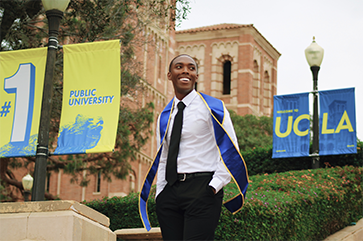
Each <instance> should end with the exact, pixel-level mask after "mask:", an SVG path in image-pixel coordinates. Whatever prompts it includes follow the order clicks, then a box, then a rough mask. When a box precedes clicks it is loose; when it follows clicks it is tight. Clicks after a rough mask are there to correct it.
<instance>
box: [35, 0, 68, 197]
mask: <svg viewBox="0 0 363 241" xmlns="http://www.w3.org/2000/svg"><path fill="white" fill-rule="evenodd" d="M69 1H70V0H42V3H43V6H44V9H45V11H46V12H45V14H46V15H47V18H48V27H49V39H48V52H47V62H46V66H45V75H44V87H43V99H42V109H41V113H40V123H39V131H38V146H37V152H36V159H35V168H34V188H33V192H32V201H43V200H44V192H45V177H46V172H47V159H48V142H49V125H50V109H51V101H52V93H53V75H54V66H55V59H56V53H57V49H58V29H59V24H60V21H61V19H62V18H63V12H64V11H65V10H66V8H67V6H68V3H69Z"/></svg>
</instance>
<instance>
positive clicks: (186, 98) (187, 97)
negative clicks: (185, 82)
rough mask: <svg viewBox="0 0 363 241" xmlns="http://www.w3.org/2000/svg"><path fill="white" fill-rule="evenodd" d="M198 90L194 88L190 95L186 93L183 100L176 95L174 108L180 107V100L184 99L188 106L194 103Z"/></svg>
mask: <svg viewBox="0 0 363 241" xmlns="http://www.w3.org/2000/svg"><path fill="white" fill-rule="evenodd" d="M197 95H198V94H197V92H196V91H195V90H194V89H193V90H192V91H191V92H190V93H189V94H188V95H186V96H185V97H184V98H183V100H179V99H178V98H176V96H174V108H176V109H178V107H177V105H178V103H179V102H180V101H183V103H184V104H185V106H186V107H187V106H188V105H190V103H192V101H193V100H194V98H195V97H196V96H197Z"/></svg>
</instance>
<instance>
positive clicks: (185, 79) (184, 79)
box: [180, 78, 189, 81]
mask: <svg viewBox="0 0 363 241" xmlns="http://www.w3.org/2000/svg"><path fill="white" fill-rule="evenodd" d="M180 80H181V81H189V79H188V78H181V79H180Z"/></svg>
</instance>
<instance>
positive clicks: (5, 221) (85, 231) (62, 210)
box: [0, 201, 116, 241]
mask: <svg viewBox="0 0 363 241" xmlns="http://www.w3.org/2000/svg"><path fill="white" fill-rule="evenodd" d="M109 225H110V220H109V218H108V217H106V216H105V215H103V214H101V213H99V212H97V211H95V210H93V209H91V208H89V207H87V206H85V205H83V204H80V203H78V202H75V201H44V202H17V203H1V204H0V234H1V235H0V240H4V241H11V240H24V241H25V240H39V241H40V240H47V241H48V240H56V241H60V240H65V241H71V240H72V241H73V240H85V241H86V240H87V241H89V240H105V241H116V234H115V233H114V232H112V231H111V230H110V229H109Z"/></svg>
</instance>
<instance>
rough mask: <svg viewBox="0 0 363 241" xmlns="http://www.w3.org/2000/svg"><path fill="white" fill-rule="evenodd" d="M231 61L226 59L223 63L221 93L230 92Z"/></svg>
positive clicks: (227, 93)
mask: <svg viewBox="0 0 363 241" xmlns="http://www.w3.org/2000/svg"><path fill="white" fill-rule="evenodd" d="M231 67H232V63H231V61H229V60H227V61H225V62H224V64H223V94H224V95H229V94H231V70H232V68H231Z"/></svg>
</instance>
